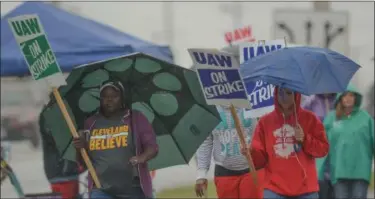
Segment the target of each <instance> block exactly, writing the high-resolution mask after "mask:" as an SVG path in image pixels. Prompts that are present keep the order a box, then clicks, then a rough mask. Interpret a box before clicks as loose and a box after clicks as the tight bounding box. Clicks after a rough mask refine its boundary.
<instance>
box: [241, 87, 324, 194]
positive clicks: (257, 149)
mask: <svg viewBox="0 0 375 199" xmlns="http://www.w3.org/2000/svg"><path fill="white" fill-rule="evenodd" d="M274 97H275V110H274V111H272V112H271V113H269V114H267V115H265V116H263V117H261V118H260V120H259V122H258V124H257V126H256V129H255V133H254V138H253V140H252V143H251V147H252V148H251V149H250V153H251V156H252V158H253V161H254V165H255V167H256V168H257V169H261V168H264V169H265V176H266V178H265V184H264V198H293V197H296V198H300V199H302V198H303V199H308V198H309V199H310V198H314V199H315V198H318V191H319V185H318V179H317V173H316V167H315V158H319V157H324V156H325V155H326V154H327V153H328V148H329V147H328V142H327V139H326V136H325V132H324V127H323V125H322V123H321V122H320V121H319V120H318V118H317V117H316V116H315V115H314V114H313V113H312V112H310V111H306V110H304V109H303V108H301V107H300V100H301V95H300V94H299V93H296V92H293V91H291V90H289V89H285V88H283V89H280V88H279V87H276V88H275V94H274ZM242 153H244V154H245V153H246V150H244V149H243V150H242Z"/></svg>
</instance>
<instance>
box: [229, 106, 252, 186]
mask: <svg viewBox="0 0 375 199" xmlns="http://www.w3.org/2000/svg"><path fill="white" fill-rule="evenodd" d="M230 112H231V113H232V117H233V119H234V123H235V125H236V129H237V135H238V137H239V138H240V143H241V145H242V147H245V148H246V147H247V146H246V145H247V144H246V142H245V136H244V133H243V130H242V125H241V122H240V119H239V118H238V115H237V111H236V108H235V107H234V106H233V104H231V105H230ZM246 159H247V162H248V164H249V170H250V171H249V173H250V174H251V176H252V177H253V181H254V184H255V185H256V186H258V176H257V173H256V170H255V166H254V163H253V160H252V158H251V156H250V153H249V151H248V150H247V151H246Z"/></svg>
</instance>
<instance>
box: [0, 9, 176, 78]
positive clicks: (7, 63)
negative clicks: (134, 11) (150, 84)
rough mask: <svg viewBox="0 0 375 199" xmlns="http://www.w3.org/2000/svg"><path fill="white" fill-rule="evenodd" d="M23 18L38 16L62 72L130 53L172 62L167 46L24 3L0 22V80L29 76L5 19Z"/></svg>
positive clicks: (57, 10)
mask: <svg viewBox="0 0 375 199" xmlns="http://www.w3.org/2000/svg"><path fill="white" fill-rule="evenodd" d="M26 14H37V15H38V16H39V18H40V20H41V23H42V24H43V27H44V30H45V32H46V35H47V37H48V40H49V42H50V45H51V48H52V49H53V51H54V53H55V55H56V58H57V61H58V63H59V65H60V67H61V70H62V71H63V72H70V71H71V70H72V68H73V67H76V66H79V65H82V64H87V63H91V62H95V61H100V60H105V59H109V58H113V57H117V56H122V55H126V54H129V53H134V52H144V53H147V54H150V55H152V56H154V57H157V58H159V59H163V60H166V61H168V62H171V63H172V62H173V56H172V52H171V50H170V48H169V47H167V46H158V45H155V44H153V43H151V42H147V41H143V40H141V39H139V38H136V37H134V36H132V35H129V34H126V33H123V32H121V31H118V30H116V29H114V28H112V27H109V26H106V25H103V24H100V23H98V22H95V21H92V20H89V19H86V18H83V17H80V16H78V15H75V14H72V13H69V12H66V11H64V10H62V9H59V8H57V7H55V6H53V5H51V4H48V3H43V2H25V3H23V4H21V5H20V6H18V7H17V8H16V9H14V10H13V11H11V12H10V13H8V14H6V15H5V16H3V17H2V18H1V76H23V75H29V74H30V73H29V70H28V68H27V65H26V62H25V60H24V58H23V55H22V54H21V51H20V49H19V46H18V44H17V43H16V40H15V39H14V36H13V34H12V31H11V29H10V27H9V24H8V19H9V18H11V17H16V16H19V15H26Z"/></svg>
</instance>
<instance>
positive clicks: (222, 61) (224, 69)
mask: <svg viewBox="0 0 375 199" xmlns="http://www.w3.org/2000/svg"><path fill="white" fill-rule="evenodd" d="M188 51H189V54H190V56H191V58H192V59H193V65H194V66H195V67H194V68H195V69H196V73H197V75H198V79H199V81H200V84H201V88H202V91H203V94H204V96H205V99H206V102H207V104H210V105H222V106H228V105H229V107H230V111H231V114H232V117H233V120H234V123H235V126H236V130H237V135H238V137H239V140H240V143H241V146H242V147H243V148H247V144H246V141H245V135H244V131H243V126H242V124H241V120H240V119H239V117H238V115H237V111H236V108H235V106H236V105H237V107H241V108H251V107H250V103H249V100H248V98H247V94H246V91H245V89H244V88H243V81H242V78H241V76H240V75H239V71H238V68H239V63H238V61H237V60H236V58H235V57H234V56H233V55H232V54H230V53H227V52H221V51H219V50H217V49H214V50H212V49H188ZM204 70H210V71H209V73H210V74H213V73H215V72H216V71H220V73H221V74H222V75H221V76H223V77H224V76H226V73H228V72H230V73H232V72H233V71H234V72H235V73H238V76H235V77H234V76H232V77H234V78H235V79H230V78H221V79H228V80H235V81H232V82H237V86H239V84H240V83H241V84H242V90H241V91H238V92H239V93H240V94H241V95H240V94H239V95H231V94H226V93H225V94H223V96H225V97H226V98H225V99H221V100H216V99H212V96H210V93H207V89H206V88H207V87H205V86H206V85H207V84H205V82H207V80H206V79H207V78H208V76H209V75H207V74H206V71H204ZM210 76H211V77H212V75H210ZM218 79H220V78H218ZM213 82H215V81H213ZM219 82H220V81H219ZM228 82H230V81H228ZM238 82H240V83H238ZM220 83H221V82H220ZM226 83H227V82H226ZM246 159H247V162H248V164H249V172H250V174H251V175H252V177H253V181H254V184H255V185H258V179H257V178H258V176H257V173H256V170H255V167H254V163H253V160H252V158H251V156H250V154H249V152H247V154H246ZM204 195H205V197H207V196H206V192H204Z"/></svg>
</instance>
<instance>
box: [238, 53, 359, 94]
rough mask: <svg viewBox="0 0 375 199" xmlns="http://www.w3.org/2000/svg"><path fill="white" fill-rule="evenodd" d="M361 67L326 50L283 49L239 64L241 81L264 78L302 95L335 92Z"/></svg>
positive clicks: (340, 89)
mask: <svg viewBox="0 0 375 199" xmlns="http://www.w3.org/2000/svg"><path fill="white" fill-rule="evenodd" d="M359 68H360V66H359V65H358V64H357V63H355V62H354V61H352V60H350V59H349V58H347V57H345V56H344V55H341V54H339V53H337V52H334V51H332V50H329V49H324V48H315V47H292V48H284V49H280V50H277V51H273V52H270V53H266V54H264V55H261V56H257V57H255V58H253V59H250V60H248V61H247V62H245V63H243V64H241V67H240V73H241V75H242V77H243V80H244V82H245V83H246V82H249V81H252V82H254V81H257V80H263V81H266V82H268V83H271V84H274V85H276V86H282V87H285V88H289V89H291V90H294V91H297V92H299V93H302V94H305V95H313V94H324V93H337V92H342V91H344V90H345V89H346V87H347V85H348V83H349V81H350V80H351V78H352V77H353V75H354V73H355V72H356V71H357V70H358V69H359Z"/></svg>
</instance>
